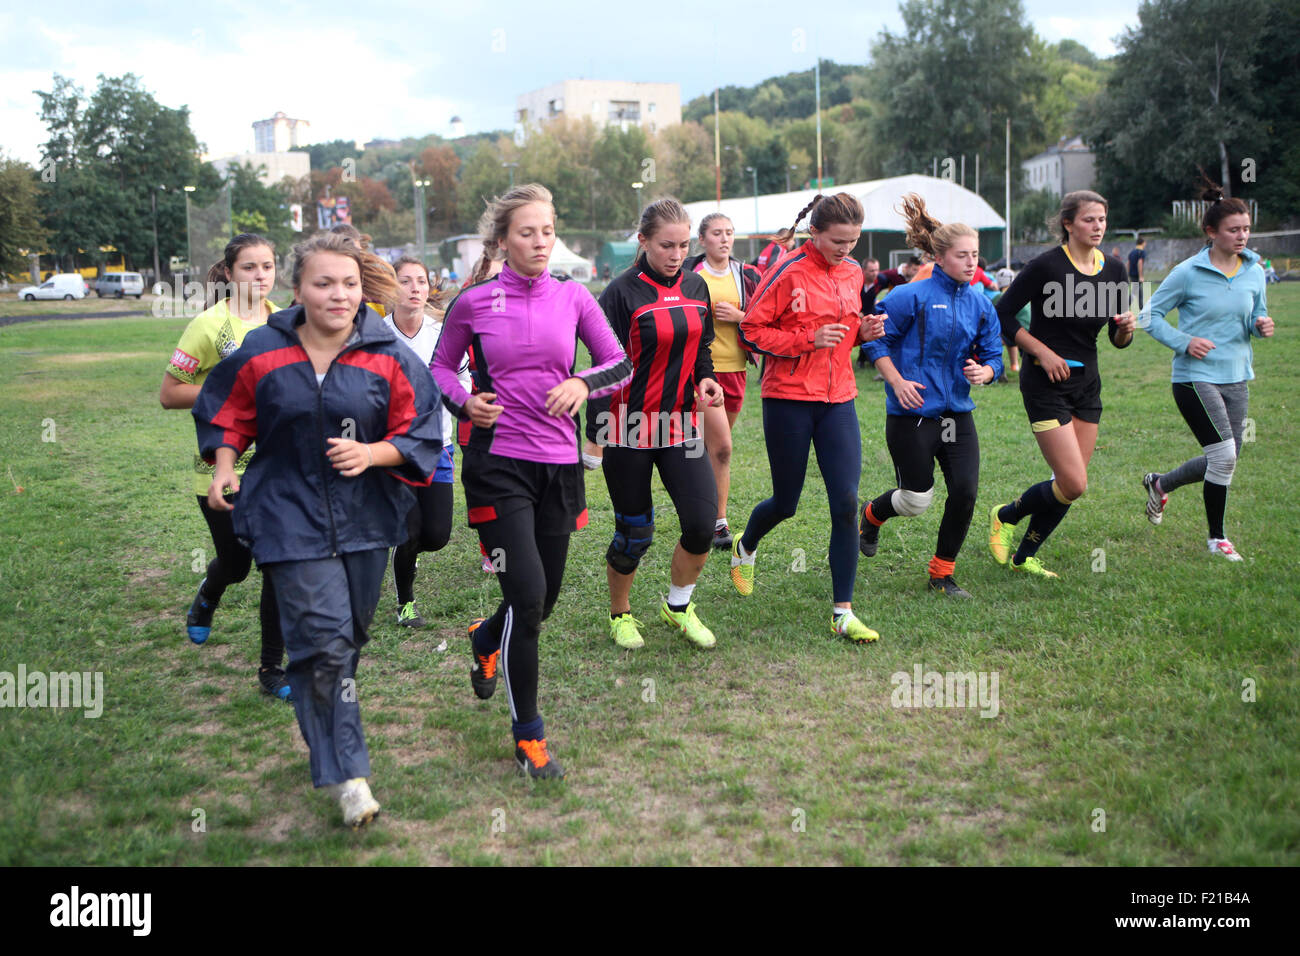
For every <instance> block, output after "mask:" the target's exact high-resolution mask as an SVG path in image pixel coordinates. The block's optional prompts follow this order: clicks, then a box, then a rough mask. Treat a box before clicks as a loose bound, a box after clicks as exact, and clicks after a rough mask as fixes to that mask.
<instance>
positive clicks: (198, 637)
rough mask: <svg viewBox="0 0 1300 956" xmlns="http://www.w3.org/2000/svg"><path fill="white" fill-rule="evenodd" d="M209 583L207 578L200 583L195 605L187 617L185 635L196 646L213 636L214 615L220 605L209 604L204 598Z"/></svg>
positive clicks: (215, 602)
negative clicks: (204, 587)
mask: <svg viewBox="0 0 1300 956" xmlns="http://www.w3.org/2000/svg"><path fill="white" fill-rule="evenodd" d="M207 583H208V579H207V578H204V579H203V580H202V581H200V582H199V593H198V594H196V595H194V603H193V604H191V605H190V609H189V612H188V613H187V614H186V615H185V633H186V634H188V635H189V638H190V640H191V641H192V642H193V643H195V644H202V643H204V642H205V641H207V639H208V638H209V637H210V636H211V635H212V615H213V614H215V613H216V610H217V604H218V603H219V602H217V601H211V602H209V601H208V599H207V598H205V597H204V596H203V585H205V584H207Z"/></svg>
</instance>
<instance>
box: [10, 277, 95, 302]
mask: <svg viewBox="0 0 1300 956" xmlns="http://www.w3.org/2000/svg"><path fill="white" fill-rule="evenodd" d="M85 297H86V280H85V279H83V278H82V277H81V276H79V275H77V273H75V272H60V273H58V274H57V275H52V276H50V277H49V278H48V279H46V280H45V281H44V282H42V283H41V284H40V285H29V286H26V287H24V288H22V289H19V290H18V298H20V299H26V300H27V301H28V302H31V301H32V300H34V299H84V298H85Z"/></svg>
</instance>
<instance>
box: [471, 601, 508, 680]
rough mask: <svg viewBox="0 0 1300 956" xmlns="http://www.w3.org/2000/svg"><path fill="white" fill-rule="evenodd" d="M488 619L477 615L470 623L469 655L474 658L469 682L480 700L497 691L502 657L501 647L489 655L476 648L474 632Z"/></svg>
mask: <svg viewBox="0 0 1300 956" xmlns="http://www.w3.org/2000/svg"><path fill="white" fill-rule="evenodd" d="M486 620H487V618H485V617H476V618H474V620H472V621H471V622H470V625H469V655H470V657H471V658H473V660H474V663H473V664H471V665H470V668H469V682H470V685H471V686H472V687H473V688H474V693H475V695H476V696H477V697H478V699H479V700H487V699H488V698H489V697H491V696H492V695H493V694H495V693H496V689H497V663H498V662H499V661H500V659H501V651H500V649H499V648H498V649H497V650H495V651H493V652H492V653H491V654H489V655H487V657H481V656H480V655H479V653H478V651H476V650H474V632H475V631H477V630H478V629H479V628H480V627H482V626H483V622H484V621H486Z"/></svg>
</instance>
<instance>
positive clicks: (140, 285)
mask: <svg viewBox="0 0 1300 956" xmlns="http://www.w3.org/2000/svg"><path fill="white" fill-rule="evenodd" d="M95 295H97V296H99V297H100V298H103V297H104V296H106V295H111V296H113V297H114V298H118V299H120V298H122V296H124V295H133V296H135V297H136V298H137V299H138V298H140V297H141V296H143V295H144V276H142V275H140V273H138V272H105V273H104V274H103V275H102V276H100V277H99V278H98V279H96V280H95Z"/></svg>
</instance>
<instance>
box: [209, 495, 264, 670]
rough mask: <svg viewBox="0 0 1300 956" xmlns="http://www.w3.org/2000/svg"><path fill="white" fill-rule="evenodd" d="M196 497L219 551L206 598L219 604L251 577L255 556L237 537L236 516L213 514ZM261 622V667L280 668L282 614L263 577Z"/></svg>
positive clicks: (212, 564) (211, 564)
mask: <svg viewBox="0 0 1300 956" xmlns="http://www.w3.org/2000/svg"><path fill="white" fill-rule="evenodd" d="M196 497H197V498H198V500H199V510H200V511H202V512H203V517H204V520H206V521H207V523H208V530H209V531H210V532H211V533H212V543H213V545H214V546H215V547H216V549H217V554H216V557H214V558H213V559H212V560H211V561H209V562H208V570H207V579H206V580H205V581H204V583H203V596H204V597H206V598H207V599H208V601H209V602H210V603H212V604H217V603H219V602H220V601H221V597H222V595H223V594H225V593H226V588H227V587H229V586H230V585H232V584H238V583H239V582H240V581H242V580H244V578H246V577H248V571H249V569H250V568H251V567H252V566H253V553H252V552H251V551H249V550H248V549H247V548H246V547H244V546H243V545H242V544H240V543H239V539H238V538H236V537H235V525H234V520H233V518H232V514H233V512H230V511H214V510H212V508H211V506H209V505H208V499H207V498H206V497H204V496H203V495H196ZM238 498H239V496H238V495H230V496H228V497H227V499H226V500H227V501H229V502H230V503H231V504H234V503H235V501H236V500H238ZM258 618H259V619H260V620H261V624H262V666H263V667H279V666H280V664H281V662H282V661H283V660H284V638H283V637H282V636H281V634H280V611H279V609H278V608H277V607H276V604H275V586H274V585H273V584H272V583H271V578H270V576H269V575H266V574H263V575H262V597H261V600H260V601H259V603H258Z"/></svg>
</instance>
